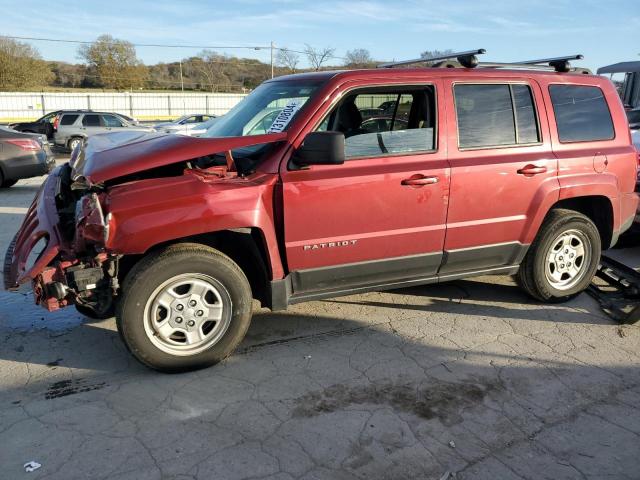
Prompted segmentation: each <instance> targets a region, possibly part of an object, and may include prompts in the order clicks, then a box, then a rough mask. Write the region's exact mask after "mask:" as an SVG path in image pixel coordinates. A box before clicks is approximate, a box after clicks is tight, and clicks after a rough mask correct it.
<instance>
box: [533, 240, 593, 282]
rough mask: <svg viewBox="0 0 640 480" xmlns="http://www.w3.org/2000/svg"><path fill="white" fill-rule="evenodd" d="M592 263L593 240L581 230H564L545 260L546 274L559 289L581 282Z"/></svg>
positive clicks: (549, 280)
mask: <svg viewBox="0 0 640 480" xmlns="http://www.w3.org/2000/svg"><path fill="white" fill-rule="evenodd" d="M590 263H591V241H590V240H589V237H587V236H586V235H585V234H584V233H582V232H580V231H579V230H567V231H566V232H562V233H561V234H560V235H558V237H556V239H555V240H554V241H553V242H552V243H551V248H550V249H549V251H548V252H547V255H546V261H545V269H544V271H545V276H546V278H547V281H548V282H549V283H550V284H551V286H552V287H553V288H555V289H557V290H569V289H570V288H572V287H574V286H575V285H576V284H577V283H579V282H580V281H581V280H582V279H583V277H584V275H585V273H586V271H587V269H588V268H589V264H590Z"/></svg>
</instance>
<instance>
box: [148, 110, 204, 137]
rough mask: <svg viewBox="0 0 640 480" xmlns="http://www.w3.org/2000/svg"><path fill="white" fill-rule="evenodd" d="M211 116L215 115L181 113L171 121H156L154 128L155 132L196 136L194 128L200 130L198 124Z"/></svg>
mask: <svg viewBox="0 0 640 480" xmlns="http://www.w3.org/2000/svg"><path fill="white" fill-rule="evenodd" d="M212 118H215V115H204V114H199V113H198V114H190V115H183V116H182V117H180V118H178V119H177V120H174V121H173V122H162V123H157V124H155V125H154V128H155V130H156V132H162V133H177V134H179V135H190V136H196V135H198V133H194V130H202V129H201V128H200V126H201V125H202V124H203V123H205V122H207V121H209V120H210V119H212Z"/></svg>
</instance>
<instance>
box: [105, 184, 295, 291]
mask: <svg viewBox="0 0 640 480" xmlns="http://www.w3.org/2000/svg"><path fill="white" fill-rule="evenodd" d="M275 183H276V176H275V175H267V174H255V175H253V176H252V177H251V178H250V179H248V178H238V177H235V178H229V177H227V178H212V179H206V178H203V177H202V176H199V175H183V176H180V177H169V178H158V179H149V180H141V181H137V182H132V183H129V184H123V185H119V186H116V187H113V188H112V189H111V190H110V191H109V195H108V197H107V201H106V211H107V212H108V213H109V214H111V215H110V222H109V237H108V240H107V242H106V249H107V251H109V252H110V253H114V254H122V255H131V254H143V253H145V252H147V251H148V250H149V249H150V248H152V247H154V246H155V245H158V244H161V243H165V242H169V241H172V240H178V239H180V238H185V237H190V236H194V235H201V234H206V233H211V232H216V231H221V230H229V229H234V228H246V227H251V228H258V229H259V230H260V231H261V232H262V235H263V236H264V239H265V243H266V247H267V252H268V256H269V263H270V267H271V276H272V279H277V278H282V277H283V276H284V272H283V268H282V262H281V261H280V258H279V255H278V243H277V239H276V234H275V228H274V221H273V190H274V186H275Z"/></svg>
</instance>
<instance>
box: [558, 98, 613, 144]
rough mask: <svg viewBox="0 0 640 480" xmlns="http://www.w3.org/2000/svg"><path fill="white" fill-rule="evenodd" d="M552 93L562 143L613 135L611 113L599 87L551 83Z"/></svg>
mask: <svg viewBox="0 0 640 480" xmlns="http://www.w3.org/2000/svg"><path fill="white" fill-rule="evenodd" d="M549 94H550V95H551V103H553V112H554V114H555V116H556V124H557V125H558V137H559V138H560V141H561V142H567V143H570V142H588V141H594V140H611V139H612V138H614V136H615V135H614V130H613V122H612V120H611V113H609V107H608V106H607V101H606V100H605V98H604V95H603V94H602V90H600V89H599V88H598V87H585V86H579V85H550V86H549Z"/></svg>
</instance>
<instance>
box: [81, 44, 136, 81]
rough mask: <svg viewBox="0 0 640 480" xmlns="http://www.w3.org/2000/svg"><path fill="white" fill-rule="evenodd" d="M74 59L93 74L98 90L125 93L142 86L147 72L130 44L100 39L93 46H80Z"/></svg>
mask: <svg viewBox="0 0 640 480" xmlns="http://www.w3.org/2000/svg"><path fill="white" fill-rule="evenodd" d="M78 55H79V56H80V58H82V59H83V60H84V61H85V62H86V63H87V65H88V67H89V70H92V71H95V74H96V77H97V78H98V80H99V83H100V86H102V87H105V88H115V89H117V90H127V89H134V88H139V87H142V86H144V83H145V80H146V78H147V68H146V67H145V66H144V65H143V64H142V62H141V61H140V60H138V57H137V56H136V49H135V47H134V46H133V44H131V43H130V42H127V41H125V40H118V39H117V38H113V37H112V36H111V35H101V36H99V37H98V39H97V40H96V41H95V42H93V43H91V44H87V45H81V46H80V48H79V49H78Z"/></svg>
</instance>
